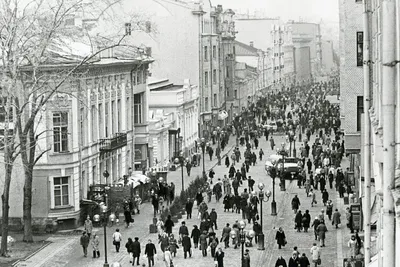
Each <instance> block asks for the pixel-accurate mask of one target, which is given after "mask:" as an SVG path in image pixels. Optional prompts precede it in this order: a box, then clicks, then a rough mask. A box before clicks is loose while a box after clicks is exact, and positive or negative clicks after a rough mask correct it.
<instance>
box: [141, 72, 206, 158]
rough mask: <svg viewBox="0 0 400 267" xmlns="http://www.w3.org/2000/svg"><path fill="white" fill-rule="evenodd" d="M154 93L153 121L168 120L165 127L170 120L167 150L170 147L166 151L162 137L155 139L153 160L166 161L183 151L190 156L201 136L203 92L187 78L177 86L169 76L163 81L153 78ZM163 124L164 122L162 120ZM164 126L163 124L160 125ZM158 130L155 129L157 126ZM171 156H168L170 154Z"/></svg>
mask: <svg viewBox="0 0 400 267" xmlns="http://www.w3.org/2000/svg"><path fill="white" fill-rule="evenodd" d="M149 87H150V90H151V93H150V96H151V97H150V99H151V100H150V107H149V108H150V113H151V114H152V118H151V119H152V120H159V121H160V120H164V127H166V125H167V121H169V123H168V124H169V125H170V127H169V128H168V141H166V140H165V136H166V135H165V133H164V137H163V138H164V141H163V142H164V144H167V143H168V145H164V149H165V148H166V147H168V149H167V151H168V153H166V151H163V153H164V154H161V151H160V150H159V149H158V148H157V147H158V139H159V138H160V137H157V138H156V137H153V140H152V145H151V146H152V147H153V149H151V151H152V158H153V160H152V162H162V163H163V164H165V161H166V159H167V158H168V160H171V161H173V159H174V158H175V157H177V155H179V153H180V152H183V153H184V156H185V157H190V156H191V155H192V154H193V153H194V152H195V150H196V141H197V139H198V137H199V133H198V127H197V126H198V120H199V115H198V114H199V110H198V109H199V94H198V87H197V86H196V85H192V84H190V81H189V80H188V79H186V80H184V82H183V85H174V84H173V83H171V82H169V81H168V79H164V80H160V79H158V80H157V79H154V78H152V81H151V82H150V83H149ZM160 123H161V122H160ZM160 125H162V123H161V124H160ZM153 130H155V129H153ZM167 156H168V157H167Z"/></svg>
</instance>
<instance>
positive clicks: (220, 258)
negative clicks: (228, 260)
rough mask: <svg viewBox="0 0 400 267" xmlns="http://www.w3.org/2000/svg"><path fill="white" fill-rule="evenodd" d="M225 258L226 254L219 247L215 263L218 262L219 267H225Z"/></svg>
mask: <svg viewBox="0 0 400 267" xmlns="http://www.w3.org/2000/svg"><path fill="white" fill-rule="evenodd" d="M224 256H225V253H224V252H223V251H222V248H221V247H219V248H218V250H217V252H216V253H215V258H214V261H216V262H217V267H224Z"/></svg>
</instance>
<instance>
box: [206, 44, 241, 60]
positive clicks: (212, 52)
mask: <svg viewBox="0 0 400 267" xmlns="http://www.w3.org/2000/svg"><path fill="white" fill-rule="evenodd" d="M232 49H233V55H235V54H236V47H235V46H233V47H232ZM210 53H211V55H210ZM228 55H229V54H228ZM210 56H211V57H212V58H213V59H217V46H216V45H213V46H212V51H209V47H208V46H204V61H208V60H209V59H210V58H209V57H210ZM220 58H221V48H220V47H218V59H220Z"/></svg>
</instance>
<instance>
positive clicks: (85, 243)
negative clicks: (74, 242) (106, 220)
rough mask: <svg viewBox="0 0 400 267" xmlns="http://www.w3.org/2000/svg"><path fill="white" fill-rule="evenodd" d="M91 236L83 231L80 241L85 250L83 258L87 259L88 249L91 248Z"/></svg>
mask: <svg viewBox="0 0 400 267" xmlns="http://www.w3.org/2000/svg"><path fill="white" fill-rule="evenodd" d="M89 240H90V239H89V236H88V235H87V233H86V231H83V233H82V236H81V240H80V244H81V246H82V249H83V256H84V257H87V247H88V246H89Z"/></svg>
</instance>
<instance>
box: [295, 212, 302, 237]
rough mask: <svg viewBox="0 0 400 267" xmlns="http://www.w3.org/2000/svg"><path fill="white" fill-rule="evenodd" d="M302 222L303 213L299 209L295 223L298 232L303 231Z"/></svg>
mask: <svg viewBox="0 0 400 267" xmlns="http://www.w3.org/2000/svg"><path fill="white" fill-rule="evenodd" d="M302 222H303V215H302V214H301V211H300V210H299V211H298V212H297V213H296V217H295V218H294V223H295V224H296V229H297V232H300V231H301V227H302Z"/></svg>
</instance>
